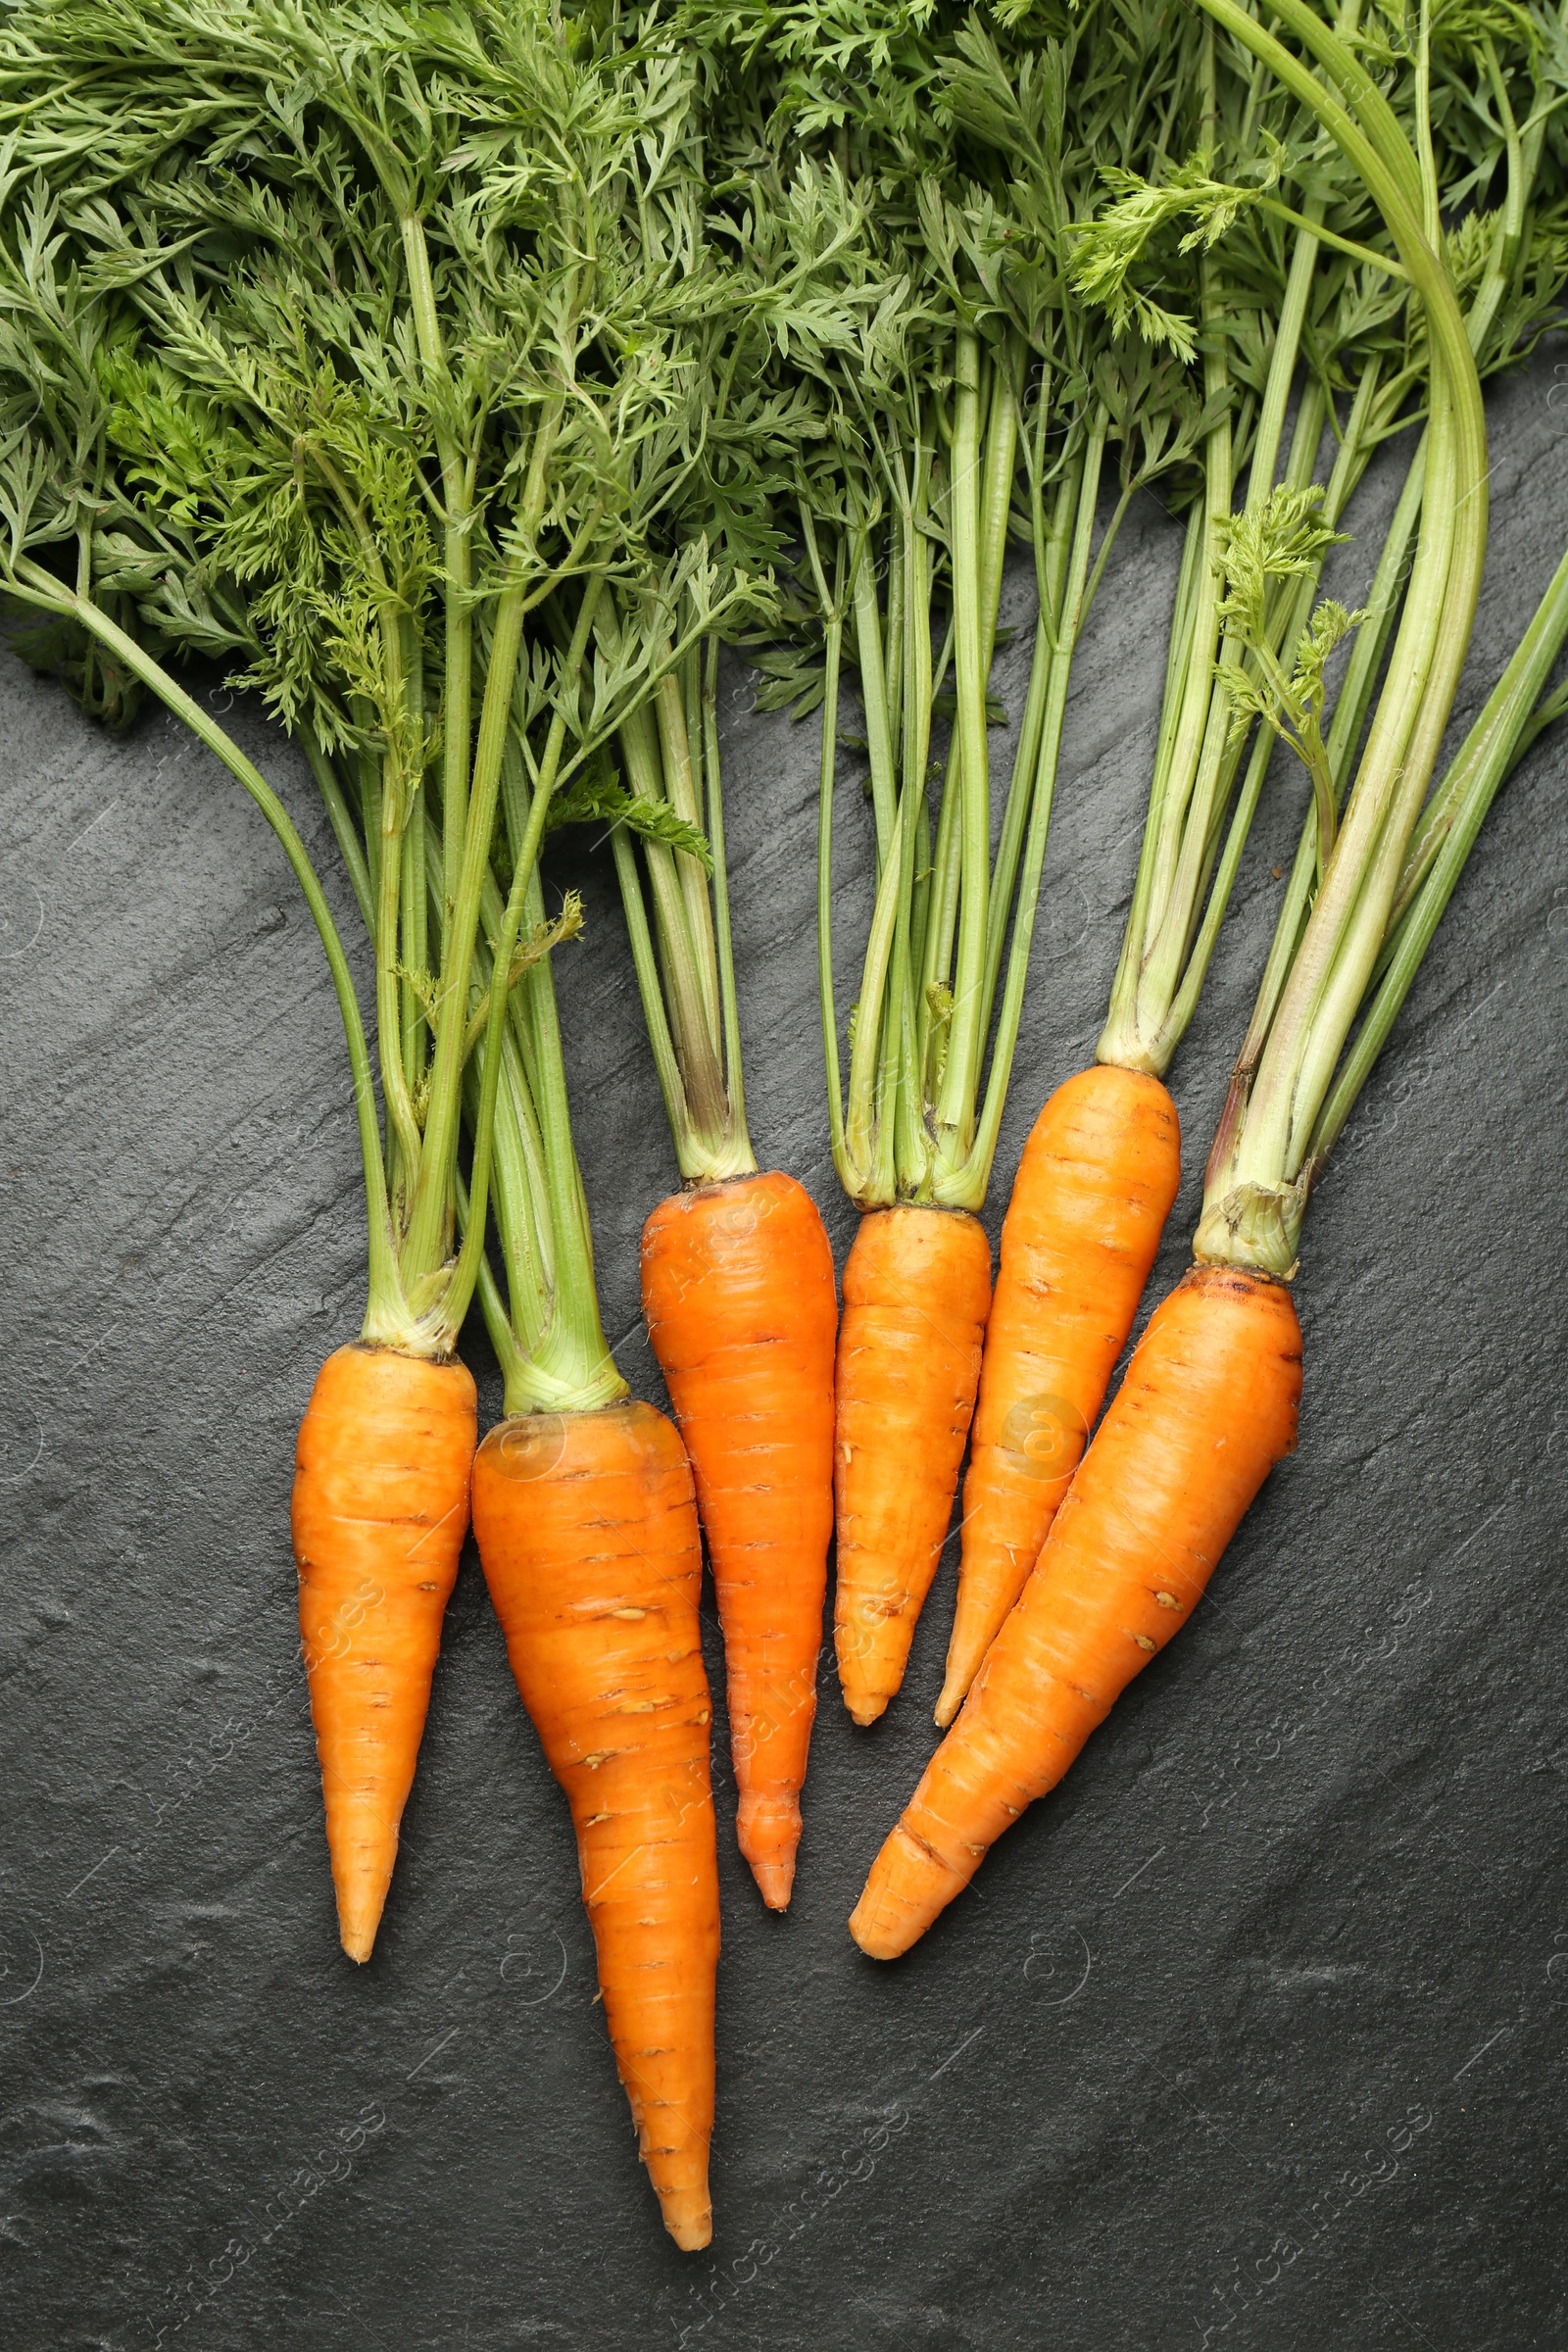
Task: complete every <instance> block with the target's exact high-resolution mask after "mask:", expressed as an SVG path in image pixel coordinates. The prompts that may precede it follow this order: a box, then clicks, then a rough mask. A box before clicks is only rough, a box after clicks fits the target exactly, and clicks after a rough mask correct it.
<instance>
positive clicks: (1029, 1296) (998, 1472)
mask: <svg viewBox="0 0 1568 2352" xmlns="http://www.w3.org/2000/svg"><path fill="white" fill-rule="evenodd" d="M1180 1182H1181V1134H1180V1130H1179V1128H1178V1126H1177V1120H1176V1105H1175V1103H1173V1102H1172V1101H1171V1099H1170V1096H1169V1095H1168V1094H1167V1093H1166V1091H1165V1089H1164V1087H1163V1086H1161V1084H1160V1082H1159V1080H1158V1079H1157V1078H1151V1077H1146V1076H1145V1075H1144V1074H1143V1073H1142V1072H1141V1071H1138V1070H1126V1069H1120V1068H1118V1067H1116V1066H1115V1065H1113V1064H1109V1063H1105V1062H1096V1063H1095V1064H1094V1065H1093V1066H1092V1067H1091V1068H1089V1069H1087V1070H1081V1071H1080V1072H1079V1073H1078V1075H1077V1076H1076V1077H1073V1078H1069V1079H1067V1081H1066V1082H1065V1084H1064V1085H1061V1086H1058V1087H1057V1089H1056V1091H1055V1093H1054V1095H1053V1096H1052V1098H1051V1100H1050V1102H1049V1103H1047V1104H1046V1106H1045V1108H1044V1110H1042V1112H1041V1113H1040V1116H1039V1118H1038V1119H1036V1121H1035V1123H1034V1127H1033V1129H1032V1130H1031V1132H1030V1136H1029V1141H1028V1142H1027V1143H1026V1144H1025V1146H1024V1149H1023V1157H1022V1159H1021V1160H1020V1161H1019V1164H1018V1173H1017V1176H1016V1178H1015V1179H1014V1181H1013V1187H1012V1200H1011V1202H1010V1204H1009V1206H1008V1209H1007V1215H1006V1220H1005V1223H1004V1225H1003V1228H1002V1253H1001V1264H1000V1266H999V1268H998V1273H997V1290H996V1297H995V1298H994V1299H993V1300H992V1302H991V1316H990V1320H989V1322H988V1323H987V1325H986V1344H985V1357H984V1360H983V1362H982V1364H981V1367H980V1396H979V1401H978V1403H977V1405H976V1408H975V1421H974V1446H973V1449H972V1451H971V1454H970V1457H969V1470H968V1475H967V1477H966V1478H965V1480H964V1486H963V1524H962V1539H961V1540H962V1546H963V1549H962V1557H961V1559H960V1562H959V1567H958V1605H957V1611H956V1615H955V1617H954V1621H953V1638H952V1641H951V1642H949V1645H948V1672H947V1680H946V1682H945V1684H944V1685H943V1690H942V1696H941V1697H940V1698H939V1699H938V1701H937V1710H936V1714H937V1721H938V1723H940V1724H941V1725H942V1726H943V1727H944V1728H946V1726H947V1725H948V1724H950V1723H951V1722H952V1721H953V1718H954V1717H955V1715H956V1713H957V1712H958V1709H959V1707H960V1706H961V1705H962V1704H963V1699H964V1694H965V1692H966V1691H968V1688H969V1685H970V1684H971V1682H972V1681H973V1680H974V1677H975V1674H976V1672H977V1670H978V1668H979V1665H980V1661H981V1659H982V1658H983V1657H984V1656H985V1654H986V1651H987V1650H988V1649H989V1648H990V1646H991V1643H992V1642H993V1641H994V1640H995V1638H996V1636H997V1633H998V1631H999V1630H1000V1628H1001V1625H1002V1622H1003V1620H1004V1618H1005V1616H1006V1614H1007V1611H1008V1610H1009V1609H1010V1608H1011V1607H1012V1604H1013V1602H1014V1601H1015V1600H1016V1599H1017V1597H1018V1595H1019V1593H1021V1592H1022V1591H1023V1588H1024V1584H1025V1582H1026V1580H1027V1578H1028V1575H1029V1571H1030V1569H1031V1568H1032V1567H1033V1566H1034V1564H1035V1562H1036V1560H1037V1559H1038V1558H1039V1557H1040V1547H1041V1545H1042V1544H1044V1542H1045V1540H1046V1537H1047V1535H1048V1534H1049V1533H1050V1530H1051V1523H1052V1521H1053V1519H1054V1517H1055V1515H1056V1512H1057V1510H1058V1508H1059V1507H1060V1504H1061V1501H1062V1498H1063V1496H1064V1495H1066V1492H1067V1490H1068V1488H1069V1487H1070V1486H1071V1484H1072V1478H1073V1472H1074V1471H1075V1470H1076V1469H1077V1467H1078V1462H1079V1458H1080V1456H1081V1455H1082V1453H1083V1449H1084V1446H1086V1444H1087V1443H1088V1439H1089V1432H1090V1430H1091V1429H1092V1428H1093V1427H1094V1425H1095V1422H1096V1420H1097V1419H1098V1417H1099V1413H1100V1408H1101V1405H1102V1404H1103V1402H1104V1397H1105V1384H1106V1382H1107V1381H1108V1380H1109V1378H1110V1375H1111V1372H1112V1369H1113V1368H1114V1366H1115V1362H1116V1358H1117V1357H1118V1355H1120V1353H1121V1351H1122V1348H1124V1347H1125V1346H1126V1344H1127V1336H1128V1334H1129V1332H1130V1331H1131V1330H1132V1327H1133V1317H1134V1316H1135V1315H1136V1313H1137V1311H1138V1301H1139V1299H1141V1298H1142V1296H1143V1291H1144V1285H1145V1283H1146V1282H1147V1281H1148V1280H1149V1275H1150V1269H1151V1268H1152V1265H1153V1262H1154V1253H1155V1251H1156V1250H1158V1248H1159V1237H1160V1234H1161V1232H1162V1231H1163V1229H1164V1224H1165V1219H1166V1218H1167V1217H1168V1216H1169V1214H1170V1210H1171V1203H1172V1202H1173V1201H1174V1200H1175V1198H1176V1190H1177V1186H1178V1185H1179V1184H1180Z"/></svg>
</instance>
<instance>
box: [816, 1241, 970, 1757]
mask: <svg viewBox="0 0 1568 2352" xmlns="http://www.w3.org/2000/svg"><path fill="white" fill-rule="evenodd" d="M990 1306H991V1245H990V1243H989V1242H988V1241H987V1239H986V1235H985V1229H984V1227H983V1226H982V1225H981V1223H980V1220H979V1218H978V1217H972V1216H970V1215H969V1213H968V1212H967V1210H964V1209H951V1208H924V1207H917V1206H914V1205H912V1204H908V1203H901V1204H900V1205H899V1206H897V1207H894V1208H877V1209H872V1210H870V1211H869V1212H868V1213H867V1214H866V1215H865V1216H863V1217H862V1218H861V1219H860V1227H859V1231H858V1233H857V1235H856V1237H855V1242H854V1246H853V1247H852V1249H851V1250H850V1254H849V1258H848V1260H847V1262H846V1264H845V1268H844V1316H843V1320H842V1322H841V1323H840V1325H839V1352H838V1381H837V1388H838V1400H837V1424H836V1438H835V1447H834V1463H833V1469H834V1485H835V1489H836V1493H837V1500H838V1584H837V1593H836V1597H835V1600H834V1609H833V1635H834V1643H835V1646H836V1648H837V1651H838V1666H839V1681H840V1684H841V1685H842V1687H843V1691H844V1703H845V1705H846V1706H847V1707H848V1708H849V1710H850V1713H851V1714H852V1715H853V1716H854V1718H855V1720H856V1722H857V1723H860V1724H866V1723H874V1722H875V1721H876V1719H877V1717H878V1716H879V1715H880V1714H881V1713H882V1712H883V1710H884V1708H885V1707H886V1706H887V1703H888V1701H889V1699H890V1698H892V1697H893V1695H894V1693H895V1692H896V1691H897V1690H898V1688H899V1685H900V1684H901V1683H902V1682H903V1680H904V1669H905V1667H906V1665H907V1663H908V1657H909V1643H910V1641H911V1640H912V1638H913V1635H914V1627H915V1621H916V1619H917V1618H918V1617H919V1614H920V1610H921V1608H922V1606H923V1605H924V1602H925V1596H926V1594H927V1593H929V1592H930V1590H931V1580H932V1578H933V1577H934V1576H935V1574H936V1571H937V1562H938V1560H939V1559H940V1558H941V1556H942V1546H943V1544H945V1543H946V1542H947V1536H948V1525H949V1521H950V1520H951V1518H952V1516H953V1496H954V1492H955V1489H956V1486H957V1483H958V1465H959V1463H960V1462H961V1461H962V1459H963V1447H964V1441H965V1440H966V1438H967V1437H968V1434H969V1422H970V1419H971V1417H972V1415H973V1412H974V1397H975V1385H976V1383H977V1381H978V1380H979V1377H980V1348H981V1343H982V1341H983V1339H984V1337H985V1328H986V1315H987V1313H988V1311H989V1309H990Z"/></svg>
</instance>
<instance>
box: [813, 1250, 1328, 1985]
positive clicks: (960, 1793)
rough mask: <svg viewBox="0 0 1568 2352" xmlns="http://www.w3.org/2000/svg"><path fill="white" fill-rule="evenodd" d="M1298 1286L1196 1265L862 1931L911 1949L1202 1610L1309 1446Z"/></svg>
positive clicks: (855, 1919)
mask: <svg viewBox="0 0 1568 2352" xmlns="http://www.w3.org/2000/svg"><path fill="white" fill-rule="evenodd" d="M1300 1391H1301V1335H1300V1326H1299V1323H1298V1322H1297V1319H1296V1308H1295V1306H1294V1304H1293V1303H1292V1300H1291V1295H1290V1292H1289V1291H1288V1290H1287V1289H1286V1287H1285V1285H1284V1284H1283V1283H1280V1282H1276V1281H1273V1280H1271V1279H1270V1278H1269V1277H1267V1276H1266V1275H1258V1274H1250V1273H1244V1272H1240V1271H1238V1270H1236V1269H1234V1268H1231V1267H1221V1266H1196V1267H1193V1268H1192V1269H1191V1270H1190V1271H1189V1272H1188V1273H1187V1274H1186V1275H1185V1276H1184V1277H1183V1279H1182V1281H1181V1282H1180V1283H1179V1284H1178V1285H1177V1287H1176V1289H1175V1290H1174V1291H1173V1292H1172V1293H1171V1295H1170V1297H1169V1298H1168V1299H1165V1300H1164V1302H1163V1303H1162V1304H1161V1305H1160V1306H1159V1307H1158V1308H1157V1309H1156V1310H1155V1312H1154V1314H1153V1316H1152V1318H1151V1321H1150V1325H1149V1329H1148V1331H1147V1332H1146V1334H1145V1335H1144V1339H1143V1341H1142V1343H1141V1344H1140V1346H1139V1348H1138V1350H1137V1352H1136V1354H1135V1355H1134V1357H1133V1359H1132V1362H1131V1364H1130V1365H1129V1366H1128V1370H1127V1377H1126V1379H1125V1380H1124V1381H1123V1383H1122V1385H1121V1388H1120V1389H1119V1391H1118V1392H1117V1395H1116V1397H1115V1400H1114V1402H1113V1403H1112V1404H1111V1406H1110V1409H1109V1410H1108V1412H1107V1413H1106V1415H1105V1418H1104V1421H1103V1423H1102V1425H1101V1428H1100V1430H1099V1432H1098V1433H1097V1435H1096V1437H1095V1440H1094V1443H1093V1445H1092V1446H1090V1448H1089V1450H1088V1452H1087V1453H1086V1454H1085V1456H1084V1459H1083V1463H1082V1465H1081V1467H1080V1469H1079V1471H1078V1475H1077V1477H1076V1479H1075V1480H1074V1482H1073V1486H1072V1489H1071V1492H1070V1493H1069V1495H1068V1496H1067V1499H1066V1501H1065V1502H1064V1503H1063V1504H1062V1507H1061V1509H1060V1510H1059V1511H1058V1512H1057V1514H1056V1519H1055V1524H1054V1527H1053V1528H1052V1530H1051V1533H1050V1535H1049V1536H1048V1537H1047V1539H1046V1544H1045V1548H1044V1550H1043V1551H1042V1552H1041V1554H1040V1559H1039V1561H1038V1563H1037V1565H1036V1567H1035V1570H1034V1573H1033V1574H1032V1576H1031V1577H1030V1579H1029V1582H1028V1584H1027V1585H1026V1586H1025V1587H1024V1591H1023V1594H1022V1596H1021V1598H1020V1599H1019V1601H1018V1603H1017V1606H1016V1607H1015V1608H1014V1609H1013V1611H1012V1613H1011V1615H1010V1616H1009V1617H1008V1619H1007V1621H1006V1623H1005V1625H1004V1627H1003V1629H1002V1631H1001V1633H1000V1634H999V1635H998V1636H997V1639H996V1641H995V1642H993V1643H992V1645H991V1649H990V1652H989V1654H988V1655H987V1657H986V1661H985V1663H984V1665H983V1666H982V1667H981V1669H980V1672H979V1673H978V1675H976V1677H975V1680H974V1683H973V1686H972V1687H971V1689H970V1691H969V1695H968V1698H967V1699H966V1700H965V1702H964V1706H963V1710H962V1712H961V1713H960V1715H959V1717H958V1720H957V1722H956V1724H955V1725H954V1727H953V1729H952V1731H951V1732H949V1734H948V1736H947V1738H946V1740H944V1741H943V1742H942V1745H941V1746H940V1747H939V1748H938V1750H937V1752H936V1754H935V1755H934V1756H933V1757H932V1759H931V1762H930V1764H929V1765H928V1766H927V1768H926V1772H925V1776H924V1778H923V1779H922V1781H921V1783H920V1786H919V1788H918V1789H916V1790H915V1793H914V1797H913V1799H912V1801H911V1802H910V1804H909V1805H908V1806H907V1809H906V1811H905V1813H904V1814H903V1816H902V1817H901V1819H900V1821H899V1823H898V1826H897V1828H896V1829H895V1830H894V1831H893V1833H892V1835H891V1837H890V1838H888V1839H887V1842H886V1843H885V1844H884V1846H883V1848H882V1850H881V1852H880V1853H879V1854H878V1856H877V1858H876V1860H875V1862H874V1863H873V1864H872V1866H871V1873H870V1876H869V1878H868V1879H867V1880H866V1883H865V1887H864V1891H863V1892H862V1893H861V1896H860V1899H859V1901H858V1904H857V1905H856V1907H855V1912H854V1914H853V1916H852V1918H851V1921H850V1932H851V1934H852V1935H853V1936H854V1937H855V1939H856V1941H857V1943H858V1944H859V1946H860V1948H861V1949H862V1951H866V1952H869V1953H870V1954H871V1956H872V1958H873V1959H878V1960H891V1959H893V1958H894V1957H895V1956H896V1955H897V1954H898V1953H900V1952H905V1951H907V1950H908V1948H909V1946H910V1945H911V1944H912V1943H914V1942H915V1941H916V1940H917V1938H918V1937H919V1936H923V1935H924V1933H925V1931H926V1929H927V1928H928V1927H929V1926H930V1925H931V1923H932V1921H933V1920H934V1919H935V1918H936V1916H937V1914H938V1912H940V1911H941V1910H943V1909H944V1908H945V1906H946V1905H947V1904H948V1903H950V1902H952V1900H953V1898H954V1896H955V1895H956V1894H957V1893H958V1892H960V1890H961V1889H962V1888H963V1887H966V1886H967V1885H968V1883H969V1881H970V1880H971V1879H972V1878H973V1876H974V1874H975V1872H976V1871H977V1870H978V1868H979V1867H980V1864H981V1862H982V1861H983V1859H984V1858H985V1856H986V1854H987V1853H988V1852H989V1851H990V1849H991V1847H992V1846H993V1845H994V1844H995V1843H996V1840H997V1839H998V1838H1000V1837H1001V1835H1002V1833H1003V1831H1004V1830H1005V1829H1006V1828H1007V1827H1008V1825H1009V1824H1010V1823H1012V1822H1014V1821H1016V1820H1017V1818H1018V1816H1019V1814H1020V1813H1021V1812H1022V1811H1023V1809H1024V1807H1025V1806H1026V1805H1029V1804H1032V1803H1033V1801H1034V1799H1035V1798H1036V1797H1037V1796H1043V1795H1044V1794H1045V1793H1046V1790H1047V1789H1053V1788H1054V1787H1055V1784H1056V1783H1057V1781H1059V1780H1060V1778H1061V1776H1062V1774H1063V1773H1064V1772H1065V1771H1066V1769H1067V1767H1068V1765H1069V1764H1071V1762H1072V1761H1073V1758H1074V1757H1075V1756H1076V1755H1077V1754H1078V1752H1079V1750H1080V1749H1081V1748H1082V1746H1083V1744H1084V1741H1085V1740H1087V1739H1088V1737H1089V1735H1090V1733H1091V1732H1092V1731H1094V1729H1095V1728H1096V1726H1097V1725H1098V1724H1101V1723H1103V1721H1104V1719H1105V1717H1106V1716H1107V1715H1108V1714H1109V1712H1110V1709H1111V1707H1112V1706H1113V1704H1114V1703H1115V1701H1116V1699H1117V1698H1118V1697H1119V1696H1120V1695H1121V1693H1122V1691H1125V1690H1126V1688H1127V1685H1128V1684H1129V1683H1130V1682H1131V1681H1132V1679H1133V1677H1134V1675H1136V1674H1139V1673H1141V1672H1142V1670H1143V1668H1144V1667H1145V1666H1147V1665H1148V1663H1149V1661H1150V1659H1151V1658H1152V1657H1153V1656H1155V1655H1156V1654H1157V1652H1158V1651H1159V1650H1161V1649H1162V1648H1163V1647H1164V1645H1165V1643H1166V1642H1168V1641H1169V1640H1170V1637H1171V1635H1172V1634H1173V1633H1175V1632H1176V1630H1177V1628H1178V1627H1179V1626H1181V1625H1184V1624H1185V1623H1186V1621H1187V1619H1188V1617H1189V1616H1190V1615H1191V1614H1192V1611H1193V1609H1194V1608H1195V1607H1196V1606H1197V1603H1198V1601H1199V1599H1200V1598H1201V1594H1202V1593H1203V1590H1204V1587H1205V1586H1206V1585H1207V1583H1208V1580H1209V1577H1210V1575H1211V1574H1212V1572H1213V1570H1214V1567H1215V1565H1216V1564H1217V1562H1218V1560H1219V1557H1220V1554H1221V1552H1223V1550H1224V1548H1225V1546H1226V1544H1228V1543H1229V1542H1230V1540H1231V1537H1232V1536H1233V1535H1234V1534H1235V1532H1236V1530H1237V1528H1238V1526H1239V1525H1240V1523H1241V1520H1242V1517H1243V1515H1244V1513H1245V1512H1246V1510H1247V1508H1248V1505H1249V1504H1250V1502H1251V1500H1252V1497H1253V1496H1254V1495H1256V1493H1257V1491H1258V1489H1259V1487H1260V1486H1261V1485H1262V1483H1263V1481H1264V1479H1265V1478H1266V1477H1267V1475H1268V1473H1269V1470H1270V1469H1271V1468H1272V1466H1273V1465H1274V1463H1275V1462H1277V1461H1279V1460H1280V1459H1281V1457H1282V1456H1283V1455H1285V1454H1287V1453H1289V1452H1290V1451H1291V1450H1292V1449H1293V1447H1294V1446H1295V1444H1296V1419H1297V1407H1298V1403H1299V1397H1300Z"/></svg>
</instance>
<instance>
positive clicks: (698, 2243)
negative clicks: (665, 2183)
mask: <svg viewBox="0 0 1568 2352" xmlns="http://www.w3.org/2000/svg"><path fill="white" fill-rule="evenodd" d="M660 2203H661V2206H662V2209H663V2217H664V2228H665V2229H667V2230H668V2231H669V2234H670V2236H671V2237H672V2238H673V2239H674V2241H675V2243H676V2245H677V2246H679V2248H680V2250H681V2252H682V2253H683V2254H700V2253H701V2252H702V2250H703V2248H704V2247H705V2246H711V2244H712V2242H713V2208H712V2207H711V2205H700V2206H695V2207H694V2206H690V2205H688V2204H687V2203H686V2202H685V2200H684V2199H680V2200H677V2199H676V2198H674V2197H672V2196H671V2197H662V2198H661V2199H660Z"/></svg>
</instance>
